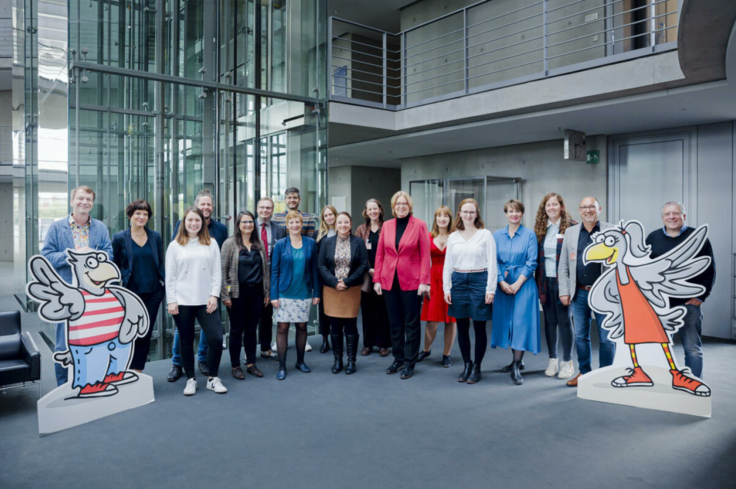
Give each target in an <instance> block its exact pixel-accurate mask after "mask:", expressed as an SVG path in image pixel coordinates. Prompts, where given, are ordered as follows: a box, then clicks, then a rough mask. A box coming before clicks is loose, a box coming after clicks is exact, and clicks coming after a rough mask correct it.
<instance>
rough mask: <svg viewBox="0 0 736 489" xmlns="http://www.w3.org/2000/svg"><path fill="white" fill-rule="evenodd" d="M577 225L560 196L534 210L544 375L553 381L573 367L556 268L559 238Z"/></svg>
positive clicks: (572, 338) (568, 325)
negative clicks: (559, 356)
mask: <svg viewBox="0 0 736 489" xmlns="http://www.w3.org/2000/svg"><path fill="white" fill-rule="evenodd" d="M575 224H577V223H576V222H575V221H574V220H572V219H571V218H570V216H569V215H568V213H567V209H566V208H565V201H564V199H563V198H562V196H561V195H560V194H558V193H555V192H550V193H548V194H547V195H545V196H544V198H543V199H542V202H541V203H540V204H539V208H538V209H537V218H536V221H535V224H534V233H535V234H536V235H537V246H538V256H539V258H538V262H537V270H536V273H535V275H536V279H537V288H538V289H539V302H541V303H542V308H543V311H544V334H545V337H546V340H547V350H548V351H549V362H548V363H547V370H545V371H544V375H546V376H547V377H554V376H555V375H556V374H557V371H558V369H559V375H557V377H558V378H560V379H568V378H570V377H572V375H573V373H574V371H575V367H574V365H573V363H572V346H573V341H575V335H574V333H573V330H572V324H571V323H570V311H569V306H565V305H564V304H562V302H560V297H559V287H558V281H557V267H558V266H559V264H560V253H561V252H562V238H563V236H564V235H565V230H566V229H567V228H569V227H570V226H574V225H575ZM558 331H559V339H560V344H561V345H562V362H561V363H560V362H559V360H558V359H557V338H558Z"/></svg>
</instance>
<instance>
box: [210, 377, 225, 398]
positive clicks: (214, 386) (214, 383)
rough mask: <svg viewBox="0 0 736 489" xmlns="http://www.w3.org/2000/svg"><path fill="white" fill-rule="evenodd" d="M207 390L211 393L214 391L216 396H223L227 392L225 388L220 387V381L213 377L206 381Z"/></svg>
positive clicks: (218, 378)
mask: <svg viewBox="0 0 736 489" xmlns="http://www.w3.org/2000/svg"><path fill="white" fill-rule="evenodd" d="M207 389H209V390H211V391H215V392H217V393H218V394H225V393H226V392H227V387H225V386H224V385H222V381H221V380H220V377H213V378H212V379H210V380H208V381H207Z"/></svg>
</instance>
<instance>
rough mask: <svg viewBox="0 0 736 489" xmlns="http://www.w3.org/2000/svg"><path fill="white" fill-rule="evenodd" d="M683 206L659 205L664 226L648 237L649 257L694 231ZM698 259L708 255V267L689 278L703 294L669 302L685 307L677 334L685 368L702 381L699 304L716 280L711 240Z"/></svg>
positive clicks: (701, 322) (682, 239)
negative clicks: (650, 249)
mask: <svg viewBox="0 0 736 489" xmlns="http://www.w3.org/2000/svg"><path fill="white" fill-rule="evenodd" d="M685 217H686V215H685V206H683V205H682V204H681V203H679V202H675V201H670V202H667V203H666V204H664V205H663V206H662V221H663V222H664V227H663V228H662V229H656V230H654V231H652V232H651V233H650V234H649V236H647V244H648V245H649V246H651V247H652V253H651V255H650V256H651V257H652V258H657V257H658V256H662V255H664V254H665V253H668V252H669V251H670V250H672V249H674V248H675V247H677V246H679V245H680V244H681V243H682V242H683V241H685V240H686V239H687V237H688V236H690V235H691V234H692V233H693V232H694V231H695V228H692V227H688V225H687V224H685ZM698 256H709V257H710V266H709V267H708V268H706V269H705V271H704V272H703V273H701V274H700V275H698V276H697V277H694V278H692V279H690V282H692V283H696V284H700V285H702V286H703V287H705V292H704V293H703V294H702V295H701V296H699V297H693V298H691V299H674V298H673V299H670V306H671V307H676V306H681V305H684V306H685V309H687V314H686V315H685V317H684V318H683V323H684V324H683V326H682V327H681V328H680V330H679V331H678V334H679V335H680V339H681V340H682V346H683V348H684V349H685V366H687V367H689V368H690V370H691V371H692V373H693V375H695V376H696V377H698V378H699V379H702V378H703V343H702V341H701V334H702V330H703V312H702V311H701V310H700V306H701V304H703V302H705V300H706V299H707V298H708V296H709V295H710V292H711V290H712V289H713V283H714V282H715V280H716V262H715V260H714V258H713V248H712V246H711V244H710V240H708V239H706V240H705V243H704V244H703V247H702V248H701V249H700V252H699V253H698Z"/></svg>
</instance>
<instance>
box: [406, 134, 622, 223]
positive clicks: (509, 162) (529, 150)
mask: <svg viewBox="0 0 736 489" xmlns="http://www.w3.org/2000/svg"><path fill="white" fill-rule="evenodd" d="M606 139H607V138H606V137H605V136H597V137H589V138H588V140H587V143H588V149H589V150H593V149H598V150H600V155H601V162H600V163H599V164H596V165H588V164H586V163H585V162H580V161H568V160H564V159H563V157H562V153H563V151H562V150H563V141H562V140H554V141H542V142H538V143H531V144H523V145H516V146H504V147H499V148H488V149H481V150H475V151H464V152H460V153H451V154H441V155H433V156H426V157H420V158H410V159H407V160H404V161H403V162H402V165H401V188H404V189H408V188H409V182H410V181H412V180H425V179H432V178H470V177H478V176H493V177H507V178H521V179H522V180H523V183H522V195H521V197H522V198H521V200H522V202H524V205H525V206H526V213H525V214H524V224H525V225H527V226H532V225H533V223H534V217H535V214H536V210H537V207H538V206H539V203H540V202H541V200H542V197H544V195H545V194H546V193H548V192H557V193H559V194H560V195H562V196H563V197H564V198H565V200H566V204H567V207H568V210H570V211H571V213H572V215H573V216H575V217H576V218H577V217H578V211H577V207H578V202H580V200H581V199H582V198H583V197H585V196H587V195H594V196H595V197H597V198H598V199H599V201H600V202H601V205H602V206H603V215H604V217H605V213H606V206H607V193H606V192H607V180H606V155H605V153H606ZM498 212H499V213H502V212H503V209H498ZM496 217H497V216H496Z"/></svg>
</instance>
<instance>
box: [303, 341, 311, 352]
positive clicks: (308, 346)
mask: <svg viewBox="0 0 736 489" xmlns="http://www.w3.org/2000/svg"><path fill="white" fill-rule="evenodd" d="M304 351H312V345H310V344H309V342H308V341H307V346H305V347H304Z"/></svg>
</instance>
